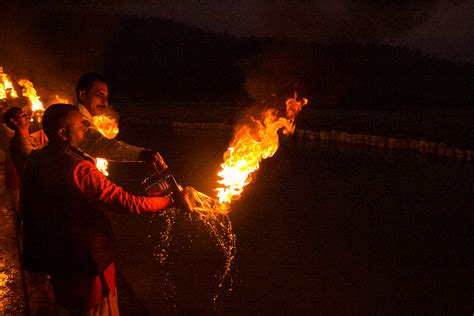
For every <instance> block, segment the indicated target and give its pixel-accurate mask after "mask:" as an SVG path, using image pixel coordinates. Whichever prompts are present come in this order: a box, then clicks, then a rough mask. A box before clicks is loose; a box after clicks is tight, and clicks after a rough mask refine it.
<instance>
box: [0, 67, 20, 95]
mask: <svg viewBox="0 0 474 316" xmlns="http://www.w3.org/2000/svg"><path fill="white" fill-rule="evenodd" d="M7 97H11V98H17V97H18V94H17V93H16V91H15V89H14V88H13V83H12V81H11V80H10V78H9V77H8V75H7V74H6V73H4V72H3V67H1V66H0V99H6V98H7Z"/></svg>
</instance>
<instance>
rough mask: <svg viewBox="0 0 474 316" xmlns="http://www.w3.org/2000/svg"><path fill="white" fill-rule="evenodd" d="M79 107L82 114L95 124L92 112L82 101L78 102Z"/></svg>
mask: <svg viewBox="0 0 474 316" xmlns="http://www.w3.org/2000/svg"><path fill="white" fill-rule="evenodd" d="M77 108H78V109H79V112H80V113H81V114H82V117H83V118H84V119H85V120H86V121H88V122H90V123H91V124H93V122H94V121H93V120H92V115H91V113H90V112H89V110H88V109H87V108H86V107H85V106H84V105H82V104H81V103H78V104H77Z"/></svg>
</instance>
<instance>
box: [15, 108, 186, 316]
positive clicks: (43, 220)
mask: <svg viewBox="0 0 474 316" xmlns="http://www.w3.org/2000/svg"><path fill="white" fill-rule="evenodd" d="M43 130H44V132H45V134H46V136H47V137H48V139H49V144H48V145H47V146H46V147H44V148H42V149H40V150H36V151H33V152H32V154H31V155H30V158H29V160H28V162H27V165H26V168H25V171H24V174H23V178H22V186H21V207H22V211H23V212H24V258H23V260H24V261H23V264H24V268H25V270H28V271H32V272H38V273H43V274H48V275H50V276H51V282H52V285H53V290H54V294H55V300H56V306H57V309H58V310H59V311H61V312H66V314H67V313H75V314H74V315H76V314H80V315H82V314H83V313H84V314H87V315H118V307H117V291H116V286H115V281H116V278H115V266H114V262H113V234H112V227H111V224H110V221H109V218H108V216H107V211H114V212H121V213H131V214H142V213H146V212H158V211H160V210H163V209H165V208H168V207H172V206H173V204H174V202H173V198H172V197H168V196H166V197H141V196H134V195H131V194H129V193H127V192H125V191H124V190H123V189H122V188H121V187H119V186H117V185H115V184H114V183H112V182H110V181H109V180H108V179H107V178H106V177H105V176H104V175H103V174H102V173H101V172H99V170H98V169H97V168H96V167H95V164H94V160H93V159H92V158H91V157H90V156H88V155H87V154H84V153H83V152H82V151H81V150H80V149H78V147H79V145H80V144H81V142H82V141H83V140H84V137H85V133H86V131H87V127H86V125H85V124H84V122H83V118H82V116H81V113H80V112H79V111H78V110H77V108H76V107H75V106H73V105H68V104H55V105H52V106H50V107H49V108H48V109H47V110H46V111H45V113H44V116H43ZM179 201H183V200H182V199H179Z"/></svg>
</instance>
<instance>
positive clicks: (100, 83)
mask: <svg viewBox="0 0 474 316" xmlns="http://www.w3.org/2000/svg"><path fill="white" fill-rule="evenodd" d="M76 97H77V101H78V102H79V103H81V104H82V105H84V106H85V107H86V109H87V110H88V111H89V113H90V114H91V115H93V116H94V115H101V114H103V113H104V111H105V109H106V108H107V105H108V103H109V88H108V86H107V81H106V80H105V78H104V77H103V76H102V75H101V74H98V73H95V72H89V73H86V74H83V75H82V76H81V78H79V81H78V82H77V86H76Z"/></svg>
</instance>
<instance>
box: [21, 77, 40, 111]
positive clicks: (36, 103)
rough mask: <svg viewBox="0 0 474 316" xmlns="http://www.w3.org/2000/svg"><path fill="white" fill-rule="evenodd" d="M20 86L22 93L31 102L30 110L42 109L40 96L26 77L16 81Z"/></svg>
mask: <svg viewBox="0 0 474 316" xmlns="http://www.w3.org/2000/svg"><path fill="white" fill-rule="evenodd" d="M18 83H19V84H20V86H22V87H23V89H22V91H21V92H22V95H23V96H24V97H27V98H28V99H30V102H31V110H32V111H33V112H36V111H44V107H43V103H41V101H40V97H39V96H38V95H37V94H36V90H35V88H34V87H33V83H32V82H31V81H29V80H27V79H20V80H19V81H18Z"/></svg>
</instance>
